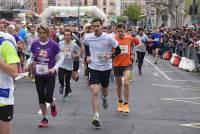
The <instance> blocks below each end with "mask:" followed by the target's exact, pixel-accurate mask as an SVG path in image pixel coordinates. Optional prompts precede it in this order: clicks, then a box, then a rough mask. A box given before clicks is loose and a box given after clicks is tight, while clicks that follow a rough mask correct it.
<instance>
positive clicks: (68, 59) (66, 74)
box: [58, 30, 79, 101]
mask: <svg viewBox="0 0 200 134" xmlns="http://www.w3.org/2000/svg"><path fill="white" fill-rule="evenodd" d="M64 39H65V40H64V41H61V42H59V47H60V49H61V51H62V52H63V54H64V57H65V59H64V62H63V63H62V65H61V66H60V67H59V70H58V76H59V82H60V90H59V93H60V94H63V89H64V88H65V95H64V97H63V100H64V101H68V100H69V96H71V94H72V90H71V86H70V80H71V76H72V70H73V61H74V58H76V57H78V56H79V48H78V46H77V44H75V43H73V42H72V32H71V31H70V30H65V31H64Z"/></svg>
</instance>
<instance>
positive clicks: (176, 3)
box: [176, 1, 178, 27]
mask: <svg viewBox="0 0 200 134" xmlns="http://www.w3.org/2000/svg"><path fill="white" fill-rule="evenodd" d="M177 26H178V4H177V1H176V27H177Z"/></svg>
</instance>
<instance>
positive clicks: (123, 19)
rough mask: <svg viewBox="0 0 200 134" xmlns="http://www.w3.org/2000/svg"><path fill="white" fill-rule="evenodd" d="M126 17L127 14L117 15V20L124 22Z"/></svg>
mask: <svg viewBox="0 0 200 134" xmlns="http://www.w3.org/2000/svg"><path fill="white" fill-rule="evenodd" d="M127 19H128V17H127V16H118V17H117V22H121V23H125V22H126V20H127Z"/></svg>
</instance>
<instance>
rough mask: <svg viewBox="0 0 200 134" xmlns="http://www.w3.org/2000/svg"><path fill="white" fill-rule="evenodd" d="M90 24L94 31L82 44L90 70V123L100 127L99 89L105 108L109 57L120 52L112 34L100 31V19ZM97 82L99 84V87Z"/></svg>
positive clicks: (101, 22)
mask: <svg viewBox="0 0 200 134" xmlns="http://www.w3.org/2000/svg"><path fill="white" fill-rule="evenodd" d="M92 25H93V27H94V33H92V34H90V35H89V36H87V37H85V39H84V40H83V44H85V49H86V55H87V59H86V62H87V63H88V67H89V70H90V80H89V84H90V88H91V92H92V97H91V102H92V107H93V112H94V117H93V120H92V124H93V125H94V126H95V127H100V126H101V123H100V117H99V100H98V99H99V98H98V95H99V92H100V91H101V98H102V101H103V103H102V104H103V108H104V109H107V108H108V102H107V95H108V86H109V78H110V72H111V68H112V60H111V58H113V57H115V56H116V55H118V54H120V52H121V50H120V48H119V46H118V44H117V42H116V40H115V39H114V38H113V37H112V36H110V35H109V34H107V33H103V32H102V25H103V21H102V20H101V19H94V20H93V21H92ZM113 48H115V51H114V53H112V54H111V51H112V49H113ZM99 84H101V89H100V86H99Z"/></svg>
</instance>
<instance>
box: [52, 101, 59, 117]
mask: <svg viewBox="0 0 200 134" xmlns="http://www.w3.org/2000/svg"><path fill="white" fill-rule="evenodd" d="M53 103H54V105H53V106H51V116H52V117H56V116H57V114H58V112H57V109H56V103H55V101H54V102H53Z"/></svg>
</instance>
